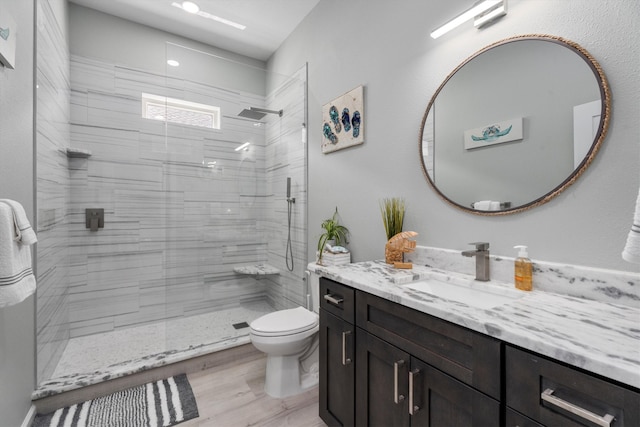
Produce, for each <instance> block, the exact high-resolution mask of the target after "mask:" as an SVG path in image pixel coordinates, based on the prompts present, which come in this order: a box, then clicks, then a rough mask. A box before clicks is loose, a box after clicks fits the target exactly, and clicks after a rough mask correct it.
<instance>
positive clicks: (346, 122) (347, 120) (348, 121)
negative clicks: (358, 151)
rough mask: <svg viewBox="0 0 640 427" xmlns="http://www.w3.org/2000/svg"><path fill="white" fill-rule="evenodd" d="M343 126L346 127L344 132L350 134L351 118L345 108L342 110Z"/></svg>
mask: <svg viewBox="0 0 640 427" xmlns="http://www.w3.org/2000/svg"><path fill="white" fill-rule="evenodd" d="M341 120H342V126H344V131H345V132H349V131H350V130H351V118H350V117H349V109H348V108H345V109H343V110H342V117H341Z"/></svg>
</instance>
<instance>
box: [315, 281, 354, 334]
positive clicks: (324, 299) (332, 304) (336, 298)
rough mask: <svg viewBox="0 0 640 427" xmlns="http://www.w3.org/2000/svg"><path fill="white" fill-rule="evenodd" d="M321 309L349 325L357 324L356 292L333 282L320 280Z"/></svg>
mask: <svg viewBox="0 0 640 427" xmlns="http://www.w3.org/2000/svg"><path fill="white" fill-rule="evenodd" d="M320 308H322V309H325V310H327V312H329V313H331V314H333V315H334V316H337V317H339V318H341V319H342V320H345V321H347V322H349V323H355V291H354V289H353V288H350V287H348V286H345V285H343V284H341V283H338V282H334V281H333V280H330V279H327V278H324V277H321V278H320Z"/></svg>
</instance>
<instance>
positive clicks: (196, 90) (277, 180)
mask: <svg viewBox="0 0 640 427" xmlns="http://www.w3.org/2000/svg"><path fill="white" fill-rule="evenodd" d="M166 49H167V61H168V62H169V60H173V61H176V62H177V63H178V64H179V65H178V66H175V65H174V66H172V65H167V67H166V73H167V75H166V78H167V80H166V89H167V91H166V94H163V95H164V96H166V97H167V100H166V111H165V113H166V114H165V117H166V134H165V150H166V161H165V164H164V170H163V172H164V182H165V188H166V190H167V195H168V200H167V203H166V209H167V215H166V218H167V221H168V224H167V228H166V233H167V247H166V252H165V260H164V262H165V274H166V277H165V282H166V298H167V300H166V312H167V317H169V318H173V319H174V321H172V322H169V323H168V324H167V330H166V333H167V337H166V341H167V347H168V348H172V349H177V350H179V352H184V353H185V357H186V356H187V355H188V354H190V353H192V352H202V351H203V350H204V349H206V350H207V351H213V350H217V349H222V348H226V347H228V346H232V345H237V344H240V343H248V342H249V328H248V324H249V323H250V322H251V321H253V320H254V319H256V318H257V317H260V316H262V315H264V314H266V313H269V312H272V311H274V310H276V309H281V308H291V307H294V306H299V305H303V304H305V303H306V292H307V291H306V286H305V283H304V277H305V276H304V271H305V269H306V253H305V248H306V242H305V239H306V232H305V230H306V140H305V139H304V137H305V123H306V90H305V88H306V67H304V68H303V69H301V70H299V71H298V72H297V73H296V74H295V75H294V76H284V75H277V74H275V73H270V72H267V71H266V70H264V69H261V68H257V67H253V66H250V65H247V64H243V63H239V62H234V61H230V60H228V59H224V58H221V57H218V56H215V55H211V54H208V53H204V52H201V51H197V50H193V49H189V48H186V47H183V46H179V45H176V44H172V43H167V45H166ZM174 64H175V63H174ZM287 178H289V179H290V182H291V184H290V187H291V196H292V197H295V203H294V204H293V205H292V210H291V227H290V232H289V216H288V210H287V207H288V204H287V200H286V199H287ZM288 236H290V237H291V248H292V250H291V252H292V253H293V271H290V270H289V269H288V268H287V262H286V261H287V260H286V249H287V237H288ZM291 258H292V257H291V255H289V267H291V261H292V260H291Z"/></svg>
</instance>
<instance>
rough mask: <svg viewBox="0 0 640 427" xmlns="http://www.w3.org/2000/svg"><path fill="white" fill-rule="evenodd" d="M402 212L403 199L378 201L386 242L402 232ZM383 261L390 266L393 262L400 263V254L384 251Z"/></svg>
mask: <svg viewBox="0 0 640 427" xmlns="http://www.w3.org/2000/svg"><path fill="white" fill-rule="evenodd" d="M404 211H405V204H404V199H403V198H401V197H390V198H386V199H382V200H381V201H380V213H381V214H382V222H383V223H384V230H385V232H386V233H387V241H389V240H390V239H391V238H392V237H393V236H395V235H396V234H398V233H401V232H402V226H403V225H404ZM385 261H386V262H387V263H388V264H392V263H393V262H394V261H397V262H399V261H402V252H398V253H395V252H393V251H389V250H387V249H385Z"/></svg>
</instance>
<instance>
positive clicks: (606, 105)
mask: <svg viewBox="0 0 640 427" xmlns="http://www.w3.org/2000/svg"><path fill="white" fill-rule="evenodd" d="M521 40H543V41H548V42H554V43H558V44H560V45H563V46H565V47H566V48H568V49H570V50H572V51H573V52H575V53H577V54H578V55H579V56H580V57H581V58H582V59H583V60H584V61H585V62H586V63H587V64H588V65H589V67H590V68H591V70H592V71H593V73H594V75H595V77H596V80H597V83H598V85H599V88H600V96H601V101H602V109H601V111H602V113H601V120H600V125H599V127H598V132H597V133H596V137H595V138H594V142H593V144H592V145H591V148H590V149H589V152H588V153H587V154H586V155H585V157H584V159H583V160H582V162H581V163H580V164H579V165H578V167H577V168H575V169H574V171H573V172H572V173H571V174H570V175H569V176H568V177H567V178H566V179H565V180H564V181H563V182H562V183H560V185H558V186H556V187H555V188H554V189H553V190H551V191H550V192H548V193H547V194H545V195H543V196H541V197H539V198H537V199H535V200H533V201H531V202H529V203H525V204H523V205H520V206H516V207H513V208H509V209H505V210H500V211H484V210H476V209H471V208H469V207H466V206H463V205H461V204H459V203H456V202H454V201H453V200H451V199H449V198H448V197H447V196H446V195H444V194H443V193H442V192H441V191H440V190H439V189H438V187H437V186H436V185H435V183H434V182H433V181H432V179H431V177H430V176H429V173H428V172H427V168H426V165H425V161H424V156H423V145H422V144H423V135H424V130H425V124H426V122H427V117H428V115H429V112H430V110H431V108H432V107H433V104H434V103H435V100H436V98H437V97H438V94H439V93H440V92H441V90H442V89H443V88H444V86H445V85H446V84H447V82H449V80H450V79H451V78H452V77H453V76H454V75H455V74H456V72H458V70H460V69H461V68H462V67H464V66H465V65H467V64H468V63H469V62H470V61H472V60H473V59H474V58H476V57H478V56H479V55H482V54H483V53H484V52H486V51H488V50H490V49H493V48H495V47H497V46H500V45H504V44H507V43H512V42H515V41H521ZM610 120H611V92H610V89H609V84H608V83H607V79H606V77H605V75H604V72H603V71H602V67H601V66H600V64H599V63H598V61H596V60H595V58H593V56H591V54H590V53H589V52H588V51H587V50H585V49H584V48H582V46H580V45H579V44H577V43H575V42H573V41H571V40H567V39H564V38H562V37H557V36H552V35H548V34H525V35H520V36H514V37H509V38H506V39H503V40H500V41H497V42H495V43H492V44H490V45H488V46H486V47H484V48H482V49H481V50H479V51H477V52H476V53H474V54H473V55H471V56H470V57H468V58H467V59H465V60H464V61H463V62H462V63H461V64H460V65H458V66H457V67H456V68H455V69H454V70H453V71H452V72H451V73H450V74H449V75H448V76H447V78H446V79H445V80H444V81H443V82H442V84H441V85H440V86H439V87H438V89H437V90H436V92H435V93H434V94H433V96H432V97H431V100H430V101H429V104H428V106H427V109H426V111H425V113H424V116H423V118H422V123H421V125H420V138H419V144H418V149H419V156H420V164H421V166H422V173H423V175H424V176H425V178H426V179H427V182H428V183H429V185H430V186H431V188H433V190H434V191H435V192H436V193H437V194H438V196H440V198H441V199H443V200H444V201H445V202H447V203H448V204H450V205H452V206H454V207H456V208H458V209H461V210H463V211H465V212H470V213H472V214H475V215H481V216H500V215H509V214H514V213H518V212H522V211H526V210H529V209H532V208H534V207H536V206H540V205H543V204H545V203H547V202H548V201H550V200H551V199H553V198H554V197H556V196H558V195H559V194H560V193H562V192H563V191H564V190H566V189H567V188H568V187H569V186H570V185H571V184H573V183H574V182H575V181H576V180H577V179H578V177H580V175H582V173H584V171H585V170H586V169H587V167H589V165H590V164H591V162H592V161H593V159H594V158H595V156H596V154H597V152H598V150H599V149H600V146H601V145H602V142H603V141H604V139H605V137H606V134H607V130H608V129H609V122H610ZM434 144H435V142H434Z"/></svg>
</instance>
